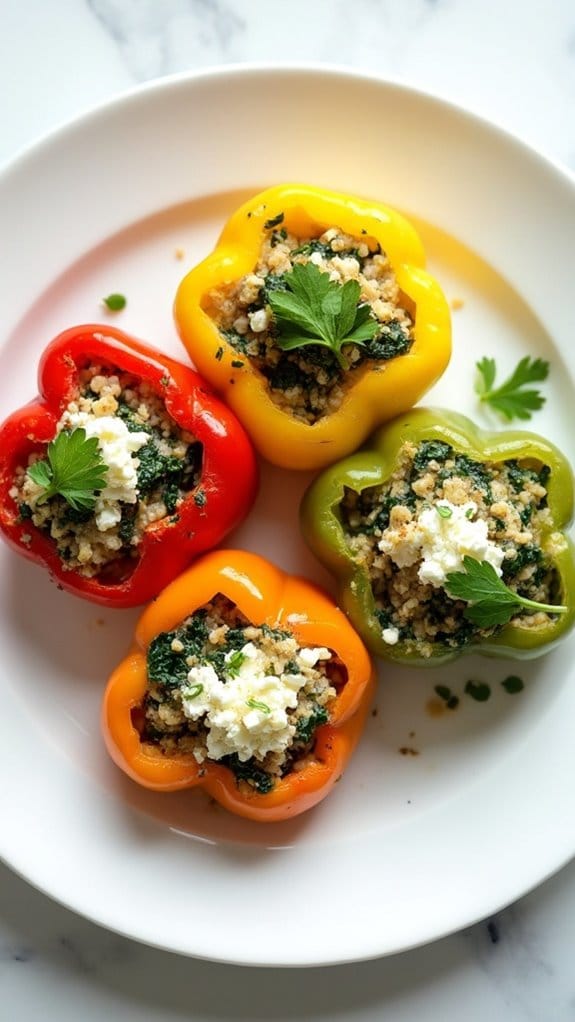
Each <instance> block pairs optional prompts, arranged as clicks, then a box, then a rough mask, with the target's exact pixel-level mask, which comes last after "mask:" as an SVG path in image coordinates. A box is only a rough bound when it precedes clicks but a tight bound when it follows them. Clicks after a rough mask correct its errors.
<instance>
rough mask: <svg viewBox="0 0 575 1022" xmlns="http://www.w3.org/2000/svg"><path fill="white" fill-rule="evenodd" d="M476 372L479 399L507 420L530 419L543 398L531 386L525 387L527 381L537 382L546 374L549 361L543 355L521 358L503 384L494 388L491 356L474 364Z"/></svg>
mask: <svg viewBox="0 0 575 1022" xmlns="http://www.w3.org/2000/svg"><path fill="white" fill-rule="evenodd" d="M476 366H477V369H478V372H479V375H478V378H477V382H476V384H475V391H476V393H477V394H478V395H479V400H480V401H484V402H485V403H486V404H488V405H490V407H491V408H494V409H495V410H496V411H497V412H499V413H500V414H501V415H503V417H504V418H506V419H509V420H511V419H530V418H531V414H532V412H536V411H537V410H538V409H539V408H542V407H543V405H544V404H545V397H544V396H543V395H542V394H541V393H540V392H539V391H538V390H534V389H527V390H526V389H524V388H525V387H526V385H527V384H528V383H540V382H542V381H543V380H546V379H547V377H548V375H549V362H545V361H544V359H542V358H534V359H531V358H530V357H529V355H526V356H525V358H522V359H521V361H520V362H518V364H517V365H516V367H515V369H514V370H513V372H512V373H511V376H509V377H508V378H507V379H506V380H505V381H504V383H502V384H501V385H500V386H499V387H495V386H494V384H495V377H496V374H497V369H496V365H495V359H494V358H482V359H480V361H479V362H477V363H476Z"/></svg>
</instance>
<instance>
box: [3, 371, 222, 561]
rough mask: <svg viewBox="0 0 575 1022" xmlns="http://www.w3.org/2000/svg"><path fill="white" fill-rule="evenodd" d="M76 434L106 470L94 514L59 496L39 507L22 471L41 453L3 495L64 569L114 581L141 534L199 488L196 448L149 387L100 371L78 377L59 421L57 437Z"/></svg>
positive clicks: (37, 493) (38, 493) (36, 489)
mask: <svg viewBox="0 0 575 1022" xmlns="http://www.w3.org/2000/svg"><path fill="white" fill-rule="evenodd" d="M77 428H82V429H84V430H85V431H86V433H87V434H89V435H94V436H97V437H98V447H99V451H100V454H101V456H102V458H103V459H104V461H105V462H106V486H105V488H104V489H103V490H102V491H98V492H97V493H96V500H95V507H94V508H93V509H90V510H88V509H81V510H79V509H76V508H74V507H72V506H71V505H70V504H69V503H68V502H67V501H66V499H65V498H64V497H63V496H60V495H59V494H58V495H56V496H53V497H50V498H49V499H48V500H46V501H45V502H41V503H40V502H39V501H40V498H41V497H42V493H43V489H42V487H41V486H40V485H38V483H37V482H35V481H34V480H33V479H32V478H31V476H30V475H29V474H28V469H29V468H30V466H32V465H33V464H35V462H37V461H39V460H40V459H43V458H44V457H45V453H46V449H45V448H44V449H43V450H40V451H34V452H33V453H32V454H30V456H29V458H28V461H27V464H26V465H21V466H19V467H18V469H17V470H16V475H15V479H14V485H13V487H12V489H11V491H10V495H11V497H12V498H13V499H14V500H15V501H16V503H17V505H18V508H19V514H20V517H21V519H26V520H29V521H30V522H31V523H32V524H33V525H35V526H36V528H38V529H41V530H42V532H44V533H46V534H47V535H48V536H50V538H51V539H52V540H54V542H55V544H56V549H57V551H58V554H59V556H60V558H61V560H62V562H63V565H64V567H65V568H66V569H69V570H71V571H75V572H77V573H79V574H81V575H83V576H85V577H88V578H90V577H94V576H96V575H102V576H104V577H105V576H106V575H107V574H109V575H110V578H111V579H113V580H117V579H119V578H122V577H126V576H127V575H128V574H129V573H130V571H131V570H133V567H134V565H135V563H136V560H137V558H138V556H139V549H138V548H139V546H140V544H141V541H142V537H143V535H144V532H145V530H146V528H147V527H148V526H149V525H151V524H152V523H153V522H159V521H161V520H162V519H164V518H166V517H171V516H176V515H177V511H178V506H179V505H180V503H181V501H182V500H183V499H184V497H185V496H186V494H188V493H189V492H190V490H192V489H193V488H194V487H195V486H196V485H197V484H198V482H199V479H200V475H201V467H202V445H201V443H199V441H198V440H196V439H195V437H194V436H193V435H192V434H191V433H189V432H187V431H186V430H183V429H181V428H180V427H179V426H178V425H177V424H176V423H175V422H174V421H173V419H172V418H171V417H170V416H169V414H168V412H167V411H166V406H165V403H164V401H163V400H162V399H161V398H160V397H159V396H158V394H156V393H155V391H154V390H153V389H152V388H151V387H150V386H149V384H148V383H146V382H145V381H142V380H137V379H136V378H134V377H132V376H130V375H128V374H124V373H118V372H117V371H114V369H113V368H112V367H109V366H104V365H89V366H86V367H85V368H84V369H82V370H81V372H80V389H79V394H78V397H77V399H76V400H74V401H72V402H70V404H69V405H68V406H67V408H66V409H65V410H64V412H63V414H62V416H61V417H60V420H59V422H58V426H57V434H59V433H60V432H62V431H66V432H68V433H71V432H73V431H74V430H75V429H77Z"/></svg>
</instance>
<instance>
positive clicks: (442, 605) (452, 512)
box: [301, 408, 575, 665]
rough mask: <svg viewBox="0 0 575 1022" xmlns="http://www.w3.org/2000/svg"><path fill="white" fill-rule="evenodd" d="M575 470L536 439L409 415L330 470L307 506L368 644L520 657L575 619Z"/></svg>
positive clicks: (436, 659)
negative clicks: (570, 534) (572, 532)
mask: <svg viewBox="0 0 575 1022" xmlns="http://www.w3.org/2000/svg"><path fill="white" fill-rule="evenodd" d="M572 515H573V480H572V473H571V469H570V466H569V464H568V462H567V460H566V459H565V458H564V456H563V455H562V454H561V453H560V452H559V451H558V450H557V448H556V447H554V446H553V445H552V444H551V443H549V442H548V441H546V440H544V439H543V438H542V437H539V436H536V435H535V434H532V433H525V432H513V431H506V432H504V433H488V432H484V431H482V430H480V429H478V428H477V427H476V426H475V425H474V424H473V423H472V422H470V421H469V420H468V419H466V418H464V417H463V416H462V415H457V414H455V413H452V412H446V411H441V410H437V409H424V408H419V409H415V410H414V411H412V412H411V413H409V414H408V415H404V416H402V417H400V418H398V419H397V420H395V421H394V422H392V423H390V424H389V425H388V426H385V427H383V428H382V429H380V430H379V431H378V432H377V433H376V434H375V435H374V436H373V437H372V438H371V440H370V444H369V447H368V448H367V449H365V450H363V451H360V452H358V453H357V454H355V455H354V456H353V457H350V458H348V459H345V460H343V461H341V462H339V463H338V464H337V465H334V466H332V467H331V468H330V469H328V470H326V471H325V472H324V473H323V474H322V475H321V476H320V477H319V478H318V479H317V480H316V481H315V482H314V483H313V484H312V486H311V487H310V489H309V490H308V492H307V494H306V496H305V497H304V501H303V504H302V509H301V521H302V527H303V531H304V535H305V538H306V540H307V542H308V544H309V545H310V547H311V548H312V550H314V551H315V553H316V554H317V556H318V557H319V559H320V560H321V561H322V562H323V563H324V564H325V565H326V566H327V567H328V568H329V569H330V570H331V571H332V572H333V573H334V574H335V575H336V576H337V578H338V579H339V585H340V603H341V606H342V607H344V608H345V610H346V612H347V614H348V615H349V617H350V619H351V621H352V622H353V624H354V625H355V627H356V628H357V629H358V631H359V632H360V634H361V635H362V636H363V638H364V640H365V642H366V643H367V645H368V646H369V647H370V649H371V650H372V651H373V652H374V653H377V654H378V655H379V656H382V657H384V658H386V659H388V660H392V661H396V662H397V663H404V664H409V665H416V664H431V665H433V664H437V663H440V662H443V661H447V660H451V659H453V658H454V657H456V656H457V655H458V654H460V653H464V652H470V651H476V652H480V653H488V654H491V655H497V656H506V657H517V658H528V657H535V656H538V655H539V654H541V653H544V652H545V651H547V650H549V649H550V648H551V647H552V646H553V645H554V644H555V643H557V642H558V641H559V640H560V639H561V638H562V637H563V636H564V635H565V634H566V633H567V632H568V631H569V630H570V629H571V628H572V627H573V623H574V620H575V561H574V553H573V548H572V545H571V543H570V542H569V539H568V538H567V536H566V535H565V532H564V530H565V529H566V528H567V527H568V525H569V523H570V521H571V518H572Z"/></svg>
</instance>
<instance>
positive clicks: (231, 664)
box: [226, 649, 246, 678]
mask: <svg viewBox="0 0 575 1022" xmlns="http://www.w3.org/2000/svg"><path fill="white" fill-rule="evenodd" d="M245 659H246V655H245V653H242V651H241V649H234V651H233V653H230V655H229V656H228V657H227V658H226V674H229V676H230V678H235V677H236V676H237V675H238V674H239V672H240V667H241V666H242V664H243V662H244V660H245Z"/></svg>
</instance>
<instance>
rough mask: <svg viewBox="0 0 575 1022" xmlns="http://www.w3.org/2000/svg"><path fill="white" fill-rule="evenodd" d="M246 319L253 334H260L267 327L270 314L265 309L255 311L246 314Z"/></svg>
mask: <svg viewBox="0 0 575 1022" xmlns="http://www.w3.org/2000/svg"><path fill="white" fill-rule="evenodd" d="M248 319H249V321H250V327H251V329H252V330H253V332H254V334H261V333H263V331H264V330H267V328H268V326H269V322H270V314H269V311H268V310H267V309H257V311H256V312H250V313H248Z"/></svg>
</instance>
